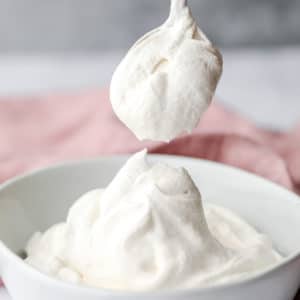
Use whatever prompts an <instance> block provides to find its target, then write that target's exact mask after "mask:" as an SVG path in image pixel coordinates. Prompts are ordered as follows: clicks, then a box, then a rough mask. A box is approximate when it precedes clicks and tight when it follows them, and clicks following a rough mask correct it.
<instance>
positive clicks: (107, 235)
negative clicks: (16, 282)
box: [26, 151, 280, 291]
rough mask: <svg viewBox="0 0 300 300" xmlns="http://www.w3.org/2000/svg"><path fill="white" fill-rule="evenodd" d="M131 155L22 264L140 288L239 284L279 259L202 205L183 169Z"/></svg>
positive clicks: (227, 215)
mask: <svg viewBox="0 0 300 300" xmlns="http://www.w3.org/2000/svg"><path fill="white" fill-rule="evenodd" d="M145 157H146V151H142V152H139V153H137V154H135V155H134V156H133V157H132V158H130V159H129V160H128V162H127V163H126V164H125V165H124V167H123V168H122V169H121V170H120V171H119V173H118V174H117V175H116V177H115V178H114V179H113V180H112V182H111V183H110V184H109V185H108V187H107V188H106V189H103V190H94V191H91V192H88V193H87V194H85V195H83V196H82V197H81V198H80V199H79V200H78V201H77V202H75V204H74V205H73V206H72V207H71V209H70V211H69V214H68V217H67V221H66V222H65V223H61V224H57V225H54V226H53V227H51V228H50V229H49V230H48V231H46V232H45V233H44V234H42V233H36V234H34V236H33V237H32V238H31V240H30V241H29V243H28V245H27V247H26V251H27V254H28V258H27V259H26V260H27V262H28V263H29V264H30V265H32V266H34V267H35V268H37V269H39V270H40V271H42V272H45V273H47V274H50V275H52V276H55V277H58V278H60V279H63V280H67V281H70V282H73V283H81V284H87V285H90V286H95V287H99V288H106V289H118V290H131V291H144V290H155V289H167V288H189V287H200V286H203V285H211V284H216V283H219V282H227V281H231V280H235V279H240V278H243V277H245V276H249V274H251V273H253V272H257V271H259V270H262V269H264V268H266V267H268V266H270V265H271V264H274V263H276V262H277V261H278V260H280V255H279V254H277V253H276V252H275V251H274V250H273V249H272V245H271V243H270V241H269V240H268V239H267V238H266V237H265V236H263V235H261V234H259V233H257V232H256V231H255V230H254V229H253V228H252V227H250V226H249V225H248V224H246V223H245V222H244V221H242V220H241V219H240V218H239V217H237V216H236V215H234V214H233V213H232V212H230V211H228V210H227V209H224V208H221V207H218V206H215V205H212V204H206V205H205V208H204V211H203V207H202V201H201V195H200V193H199V190H198V189H197V187H196V185H195V184H194V182H193V180H192V179H191V177H190V175H189V174H188V172H187V171H186V170H185V169H182V168H179V169H176V168H173V167H170V166H168V165H166V164H163V163H156V164H154V165H151V164H149V163H148V162H147V161H146V158H145Z"/></svg>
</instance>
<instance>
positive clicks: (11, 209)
mask: <svg viewBox="0 0 300 300" xmlns="http://www.w3.org/2000/svg"><path fill="white" fill-rule="evenodd" d="M150 157H151V158H150V160H154V161H157V160H163V161H166V162H168V163H170V164H172V165H175V166H184V167H185V168H186V169H188V170H189V171H190V173H191V175H192V177H193V179H194V181H195V182H196V183H197V185H198V186H199V188H200V190H201V193H202V196H203V198H204V199H203V200H204V201H211V202H214V203H217V204H220V205H223V206H225V207H228V208H230V209H232V210H233V211H235V212H236V213H238V214H239V215H240V216H242V217H243V218H245V219H246V220H248V222H249V223H250V224H252V225H254V226H255V227H256V228H257V229H258V230H260V231H262V232H264V233H266V234H267V235H269V236H270V237H271V239H272V240H273V242H274V245H275V247H276V248H277V249H278V250H279V251H280V252H281V253H282V254H284V255H285V256H286V258H285V259H284V261H283V262H282V263H281V264H280V265H277V266H275V267H273V268H271V269H269V270H267V271H265V272H264V273H261V274H259V275H257V276H255V277H252V278H249V279H247V280H244V281H240V282H236V283H231V284H226V285H221V286H217V287H212V288H202V289H193V290H186V291H165V292H151V293H129V292H124V293H123V292H114V291H105V290H99V289H93V288H87V287H81V286H75V285H71V284H68V283H64V282H61V281H59V280H56V279H53V278H50V277H48V276H47V275H44V274H41V273H40V272H38V271H36V270H35V269H33V268H31V267H29V266H28V265H27V264H26V263H24V262H23V260H22V259H21V258H19V257H18V255H16V254H18V253H20V251H21V250H22V249H23V248H24V245H25V244H26V242H27V240H28V238H29V237H30V236H31V235H32V233H33V232H35V231H37V230H39V231H44V230H45V229H47V228H48V227H49V226H51V225H53V224H54V223H57V222H59V221H62V220H64V219H65V218H66V215H67V210H68V208H69V207H70V206H71V204H72V203H73V202H74V201H75V200H76V199H77V198H78V197H79V196H80V195H81V194H83V193H84V192H86V191H88V190H90V189H93V188H98V187H105V186H106V185H107V184H108V183H109V182H110V180H111V179H112V178H113V176H114V175H115V174H116V172H117V171H118V170H119V168H120V167H121V166H122V165H123V164H124V162H125V161H126V159H127V157H125V156H124V157H123V156H122V157H120V156H119V157H104V158H99V159H97V160H94V161H83V162H77V163H71V164H65V165H61V166H56V167H52V168H48V169H45V170H41V171H37V172H34V173H31V174H29V175H25V176H22V177H19V178H17V179H14V180H12V181H10V182H8V183H6V184H4V185H2V186H1V188H0V240H1V242H0V274H1V276H2V278H3V281H4V283H5V285H6V288H7V290H8V292H9V294H10V295H11V297H12V299H13V300H24V299H26V300H27V299H28V300H82V299H84V300H100V299H119V300H129V299H130V300H132V299H136V300H137V299H141V300H147V299H153V300H166V299H169V300H170V299H177V300H192V299H193V300H194V299H195V300H196V299H197V300H201V299H203V300H220V299H222V300H229V299H230V300H240V299H243V300H253V299H259V300H291V299H293V297H294V295H295V293H296V291H297V289H298V286H299V282H300V199H299V197H298V196H297V195H295V194H293V193H291V192H289V191H288V190H285V189H284V188H281V187H279V186H277V185H275V184H273V183H271V182H268V181H267V180H264V179H262V178H260V177H257V176H255V175H252V174H249V173H247V172H244V171H241V170H238V169H234V168H231V167H227V166H224V165H221V164H217V163H213V162H208V161H203V160H199V159H191V158H183V157H175V156H156V155H151V156H150Z"/></svg>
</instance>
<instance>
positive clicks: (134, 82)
mask: <svg viewBox="0 0 300 300" xmlns="http://www.w3.org/2000/svg"><path fill="white" fill-rule="evenodd" d="M221 73H222V56H221V54H220V53H219V51H218V50H217V49H216V48H214V47H213V45H212V44H211V42H210V41H209V40H208V39H207V37H206V36H205V34H204V33H203V32H202V31H201V30H200V29H199V27H198V26H197V24H196V22H195V20H194V19H193V17H192V15H191V11H190V9H189V8H188V7H187V6H186V5H185V1H183V0H172V1H171V12H170V16H169V18H168V19H167V21H166V22H165V23H164V24H163V25H162V26H160V27H158V28H157V29H154V30H153V31H151V32H149V33H147V34H146V35H145V36H143V37H142V38H141V39H140V40H138V41H137V42H136V43H135V44H134V46H133V47H132V48H131V49H130V50H129V52H128V53H127V55H126V56H125V58H124V59H123V61H122V62H121V63H120V65H119V66H118V67H117V69H116V71H115V73H114V75H113V77H112V81H111V87H110V99H111V103H112V106H113V109H114V111H115V113H116V115H117V116H118V117H119V119H120V120H121V121H122V122H123V123H125V124H126V125H127V127H128V128H129V129H130V130H131V131H132V132H133V133H134V134H135V135H136V136H137V138H138V139H140V140H145V139H150V140H157V141H170V140H172V139H173V138H175V137H177V136H178V135H180V134H182V133H185V132H191V131H192V130H193V129H194V128H195V127H196V126H197V124H198V122H199V120H200V118H201V115H202V114H203V112H204V111H205V110H206V109H207V108H208V106H209V104H210V103H211V100H212V97H213V95H214V93H215V89H216V86H217V83H218V81H219V78H220V76H221Z"/></svg>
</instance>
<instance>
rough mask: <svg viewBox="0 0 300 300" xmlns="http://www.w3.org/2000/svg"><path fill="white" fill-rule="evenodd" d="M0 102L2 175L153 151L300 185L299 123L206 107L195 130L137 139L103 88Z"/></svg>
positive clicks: (2, 177)
mask: <svg viewBox="0 0 300 300" xmlns="http://www.w3.org/2000/svg"><path fill="white" fill-rule="evenodd" d="M42 98H43V99H39V98H30V99H2V100H1V101H0V182H3V181H5V180H7V179H9V178H11V177H13V176H15V175H18V174H20V173H23V172H25V171H28V170H32V169H35V168H41V167H45V166H47V165H50V164H53V163H58V162H61V161H65V160H74V159H81V158H86V157H96V156H99V155H101V154H111V153H132V152H135V151H137V150H139V149H142V148H144V147H146V146H147V147H148V148H149V150H150V152H155V153H169V154H179V155H188V156H193V157H201V158H205V159H210V160H214V161H219V162H223V163H226V164H230V165H233V166H237V167H240V168H243V169H246V170H248V171H251V172H254V173H257V174H259V175H262V176H264V177H266V178H269V179H270V180H273V181H275V182H277V183H279V184H281V185H283V186H285V187H287V188H289V189H294V190H298V191H299V187H300V127H296V128H295V129H294V130H291V131H290V132H288V133H278V132H270V131H266V130H262V129H259V128H257V127H255V126H254V125H253V124H252V123H251V122H249V121H247V120H245V119H244V118H242V117H240V116H238V115H237V114H235V113H233V112H230V111H227V110H226V109H224V108H223V107H221V106H220V105H218V104H214V105H212V106H211V108H210V109H209V111H208V112H207V113H206V114H205V116H204V117H203V120H202V122H201V124H200V126H199V127H198V128H197V129H196V130H195V131H194V132H193V134H192V135H189V136H182V137H180V138H178V139H176V140H174V141H173V142H171V143H170V144H164V143H152V142H144V143H140V142H139V141H138V140H137V139H136V138H135V137H134V136H133V134H132V133H131V132H130V131H129V130H128V129H127V128H126V127H125V126H124V125H123V124H122V123H121V122H120V121H119V120H118V119H117V117H116V116H115V115H114V113H113V112H112V109H111V106H110V103H109V101H108V94H107V92H106V91H92V92H88V93H81V94H76V95H59V96H57V95H52V96H46V97H42Z"/></svg>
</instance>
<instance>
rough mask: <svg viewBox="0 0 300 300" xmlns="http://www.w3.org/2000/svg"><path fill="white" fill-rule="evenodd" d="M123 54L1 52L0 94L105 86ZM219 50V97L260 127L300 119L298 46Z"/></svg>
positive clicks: (283, 125) (288, 124)
mask: <svg viewBox="0 0 300 300" xmlns="http://www.w3.org/2000/svg"><path fill="white" fill-rule="evenodd" d="M123 54H124V52H122V51H117V52H104V53H98V54H95V53H94V54H93V53H83V54H80V55H79V54H69V55H39V56H37V55H31V56H16V55H14V56H11V55H0V82H1V85H0V98H1V97H2V98H3V97H4V96H11V95H38V94H39V95H42V94H44V93H49V92H61V91H63V92H69V91H77V90H84V89H90V88H95V87H103V86H108V84H109V81H110V77H111V74H112V72H113V70H114V68H115V66H116V65H117V63H118V62H119V61H120V59H121V57H122V55H123ZM223 54H224V73H223V77H222V80H221V82H220V85H219V87H218V90H217V98H218V101H221V102H223V103H224V104H225V105H227V106H229V107H230V108H233V109H235V110H237V111H238V112H240V113H241V114H243V115H245V116H247V117H248V118H250V119H252V120H253V121H255V122H256V123H257V124H258V125H261V126H266V127H270V128H274V129H283V130H285V129H288V128H290V127H292V126H293V125H294V124H295V123H296V122H297V121H300V84H299V75H298V72H299V70H300V47H298V48H297V47H294V48H280V49H269V50H268V49H252V50H224V51H223Z"/></svg>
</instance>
